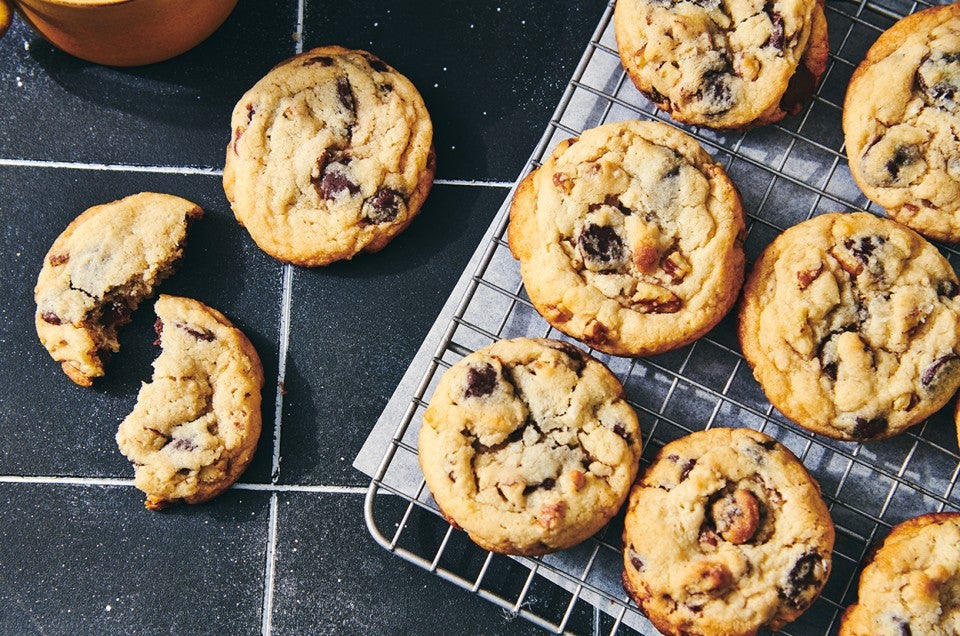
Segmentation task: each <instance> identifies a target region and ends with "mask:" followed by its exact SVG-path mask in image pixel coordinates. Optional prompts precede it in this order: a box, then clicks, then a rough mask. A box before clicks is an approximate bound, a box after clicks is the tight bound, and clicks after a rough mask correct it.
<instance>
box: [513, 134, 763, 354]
mask: <svg viewBox="0 0 960 636" xmlns="http://www.w3.org/2000/svg"><path fill="white" fill-rule="evenodd" d="M744 222H745V219H744V211H743V206H742V204H741V201H740V195H739V193H738V192H737V190H736V188H735V187H734V185H733V183H732V182H731V181H730V179H729V178H728V177H727V175H726V173H725V172H724V170H723V167H722V166H721V165H720V164H718V163H716V162H715V161H714V160H713V159H712V158H711V157H710V155H709V154H707V152H706V151H705V150H704V149H703V148H702V147H701V146H700V145H699V144H698V143H697V141H696V140H694V139H693V138H692V137H690V136H689V135H687V134H686V133H684V132H682V131H680V130H678V129H676V128H674V127H672V126H669V125H667V124H663V123H659V122H641V121H625V122H619V123H612V124H606V125H603V126H599V127H597V128H592V129H589V130H585V131H583V133H582V134H581V135H580V137H579V138H577V139H569V140H566V141H563V142H561V143H560V144H558V146H557V147H556V148H555V149H554V151H553V153H552V154H551V156H550V157H549V159H548V160H547V161H546V162H544V164H543V165H542V166H541V167H540V168H538V169H537V170H535V171H533V172H531V173H530V174H529V175H528V176H527V177H526V178H525V179H524V180H523V181H522V182H521V184H520V186H519V187H518V189H517V191H516V194H515V196H514V199H513V201H512V203H511V206H510V228H509V241H510V250H511V252H512V253H513V255H514V256H515V257H516V258H517V259H518V260H519V261H520V273H521V275H522V276H523V282H524V286H525V287H526V290H527V293H528V294H529V296H530V299H531V301H532V302H533V304H534V306H535V307H536V308H537V311H539V312H540V314H541V315H542V316H543V317H544V318H545V319H546V320H547V321H548V322H549V323H550V324H551V325H553V326H554V327H556V328H557V329H559V330H560V331H562V332H564V333H566V334H567V335H569V336H571V337H573V338H577V339H578V340H580V341H582V342H584V343H585V344H587V345H589V346H591V347H593V348H595V349H598V350H600V351H603V352H605V353H610V354H613V355H620V356H645V355H654V354H657V353H662V352H665V351H669V350H671V349H676V348H678V347H681V346H683V345H685V344H689V343H690V342H693V341H694V340H696V339H697V338H699V337H700V336H702V335H703V334H705V333H706V332H707V331H709V330H710V329H711V328H713V326H714V325H716V324H717V323H718V322H719V321H720V320H721V319H722V318H723V316H724V315H725V314H726V313H727V312H728V311H729V310H730V308H731V307H732V306H733V303H734V302H735V300H736V298H737V294H738V293H739V291H740V286H741V284H742V283H743V267H744V253H743V246H742V240H743V235H744V232H745V230H744Z"/></svg>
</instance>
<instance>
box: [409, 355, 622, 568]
mask: <svg viewBox="0 0 960 636" xmlns="http://www.w3.org/2000/svg"><path fill="white" fill-rule="evenodd" d="M639 449H640V439H639V429H638V425H637V422H636V416H635V414H634V413H633V411H632V409H630V407H629V405H627V404H626V402H625V401H624V400H623V398H622V387H620V386H619V383H618V382H617V381H616V379H615V378H614V377H613V375H612V374H610V372H609V371H608V370H607V369H606V368H605V367H603V365H601V364H600V363H599V362H598V361H596V360H595V359H593V358H592V357H590V356H588V355H587V354H586V353H584V352H583V351H581V350H580V349H578V348H577V347H574V346H572V345H570V344H568V343H564V342H562V341H556V340H549V339H527V338H518V339H514V340H502V341H498V342H496V343H494V344H493V345H491V346H489V347H487V348H485V349H482V350H480V351H477V352H475V353H473V354H471V355H469V356H467V357H466V358H464V359H463V360H461V361H460V362H458V363H457V364H455V365H454V366H453V367H451V368H450V369H449V370H448V371H447V372H446V373H445V374H444V375H443V377H442V378H441V380H440V384H439V385H438V386H437V389H436V391H435V393H434V395H433V397H432V398H431V400H430V406H429V407H428V409H427V411H426V412H425V414H424V422H423V426H422V428H421V430H420V436H419V457H420V464H421V468H422V469H423V471H424V476H425V477H426V481H427V485H428V487H429V488H430V491H431V493H432V494H433V496H434V498H435V500H436V501H437V503H438V505H439V506H440V508H441V509H443V510H444V511H445V514H447V515H449V517H450V518H452V519H455V521H456V523H457V524H458V525H459V526H460V527H462V528H464V529H465V530H466V531H467V532H468V533H469V535H470V538H471V539H472V540H473V541H475V542H476V543H477V544H479V545H480V546H482V547H484V548H486V549H490V550H494V551H498V552H504V553H507V554H524V555H536V554H544V553H547V552H552V551H554V550H558V549H562V548H564V547H570V546H572V545H575V544H576V543H579V542H580V541H582V540H584V539H585V538H586V537H588V536H590V535H591V534H593V533H594V532H596V531H597V530H598V529H599V528H600V527H602V525H603V524H604V523H606V521H607V520H609V518H610V517H611V516H612V515H613V514H615V512H616V509H617V508H618V507H619V504H620V503H622V500H623V498H624V497H625V496H626V491H627V490H628V489H629V483H631V482H632V479H633V477H634V476H635V474H636V462H637V461H638V458H639Z"/></svg>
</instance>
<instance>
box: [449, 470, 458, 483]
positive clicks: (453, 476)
mask: <svg viewBox="0 0 960 636" xmlns="http://www.w3.org/2000/svg"><path fill="white" fill-rule="evenodd" d="M447 479H449V480H450V481H452V482H453V483H457V476H456V475H454V474H453V471H452V470H451V471H450V472H449V473H447Z"/></svg>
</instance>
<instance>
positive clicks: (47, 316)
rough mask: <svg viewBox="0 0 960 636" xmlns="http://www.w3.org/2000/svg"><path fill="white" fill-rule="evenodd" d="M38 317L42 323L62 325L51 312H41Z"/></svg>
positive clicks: (58, 318) (57, 317)
mask: <svg viewBox="0 0 960 636" xmlns="http://www.w3.org/2000/svg"><path fill="white" fill-rule="evenodd" d="M40 317H41V318H42V319H43V321H44V322H46V323H49V324H51V325H62V324H63V320H62V319H61V318H60V316H58V315H57V314H55V313H53V312H52V311H44V312H41V314H40Z"/></svg>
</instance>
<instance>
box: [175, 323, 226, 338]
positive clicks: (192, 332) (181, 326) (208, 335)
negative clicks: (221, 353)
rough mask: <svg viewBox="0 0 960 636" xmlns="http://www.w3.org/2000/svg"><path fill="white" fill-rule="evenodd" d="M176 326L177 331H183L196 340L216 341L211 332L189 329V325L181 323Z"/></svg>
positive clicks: (198, 328)
mask: <svg viewBox="0 0 960 636" xmlns="http://www.w3.org/2000/svg"><path fill="white" fill-rule="evenodd" d="M176 326H177V327H178V328H179V329H183V330H184V331H186V332H187V333H188V334H190V335H191V336H193V337H194V338H196V339H197V340H202V341H204V342H213V341H214V340H216V339H217V337H216V336H215V335H213V332H212V331H207V330H206V329H204V328H203V327H191V326H190V325H188V324H186V323H182V322H178V323H176Z"/></svg>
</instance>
